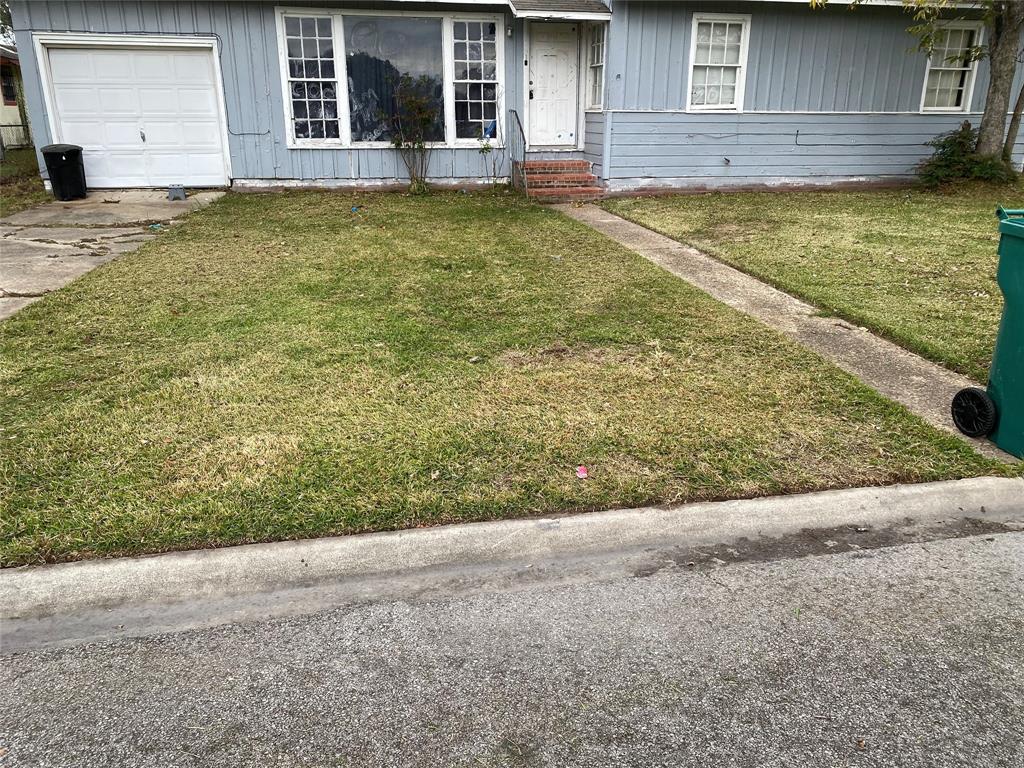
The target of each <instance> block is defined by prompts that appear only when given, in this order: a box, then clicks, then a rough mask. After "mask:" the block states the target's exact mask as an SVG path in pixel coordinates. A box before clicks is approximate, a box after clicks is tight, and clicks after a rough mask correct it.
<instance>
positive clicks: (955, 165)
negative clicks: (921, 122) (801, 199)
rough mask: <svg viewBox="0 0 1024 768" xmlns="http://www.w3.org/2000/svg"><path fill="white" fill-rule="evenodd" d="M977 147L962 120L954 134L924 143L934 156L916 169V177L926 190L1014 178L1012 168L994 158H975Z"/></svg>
mask: <svg viewBox="0 0 1024 768" xmlns="http://www.w3.org/2000/svg"><path fill="white" fill-rule="evenodd" d="M977 145H978V131H977V129H976V128H974V127H973V126H972V125H971V124H970V122H969V121H967V120H965V121H964V122H963V124H962V125H961V126H960V127H959V128H957V129H956V130H954V131H950V132H949V133H944V134H942V135H941V136H938V137H936V138H934V139H932V140H931V141H929V142H928V146H930V147H934V149H935V152H934V153H933V154H932V156H931V157H930V158H928V159H927V160H925V161H923V162H922V163H921V164H920V165H919V166H918V168H917V173H918V176H919V177H920V178H921V181H922V182H923V183H924V185H925V186H926V187H938V186H941V185H943V184H949V183H951V182H954V181H966V180H969V179H976V180H981V181H994V182H1008V181H1013V180H1014V179H1015V178H1016V177H1017V174H1016V173H1015V172H1014V170H1013V168H1011V167H1010V166H1009V165H1008V164H1007V163H1005V162H1003V161H1002V160H1000V159H999V158H998V157H983V156H981V155H978V154H977V153H976V152H975V147H976V146H977Z"/></svg>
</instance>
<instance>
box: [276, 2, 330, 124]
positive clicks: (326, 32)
mask: <svg viewBox="0 0 1024 768" xmlns="http://www.w3.org/2000/svg"><path fill="white" fill-rule="evenodd" d="M284 33H285V49H286V50H285V52H286V54H287V57H288V65H287V66H288V90H289V94H290V101H291V116H292V131H293V132H294V136H295V138H297V139H337V138H339V136H340V135H341V134H340V126H339V123H338V79H337V72H336V66H335V60H334V26H333V19H332V18H331V17H330V16H286V17H285V19H284Z"/></svg>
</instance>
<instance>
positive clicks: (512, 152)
mask: <svg viewBox="0 0 1024 768" xmlns="http://www.w3.org/2000/svg"><path fill="white" fill-rule="evenodd" d="M508 116H509V121H508V122H509V125H510V126H511V127H510V129H509V132H508V133H509V137H508V153H509V163H510V165H511V169H510V171H511V178H512V187H513V188H514V189H521V190H523V192H525V191H526V132H525V131H524V130H523V121H522V120H520V119H519V113H518V112H516V110H514V109H510V110H509V111H508Z"/></svg>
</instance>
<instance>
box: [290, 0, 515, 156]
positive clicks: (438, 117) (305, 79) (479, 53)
mask: <svg viewBox="0 0 1024 768" xmlns="http://www.w3.org/2000/svg"><path fill="white" fill-rule="evenodd" d="M278 32H279V37H280V41H281V48H282V50H281V57H282V62H281V64H282V74H283V77H284V80H285V93H286V104H285V114H286V117H287V123H288V125H287V130H288V145H289V146H291V147H307V146H310V147H319V146H326V147H330V146H359V145H364V146H374V145H376V146H383V145H385V144H390V143H391V142H392V140H393V139H394V135H395V132H396V127H397V125H398V124H399V123H400V122H401V121H402V120H405V119H409V116H410V115H412V116H414V117H415V119H416V120H417V123H418V124H426V130H425V131H424V133H425V137H426V140H427V141H430V142H438V143H442V142H443V143H446V144H449V145H459V144H462V143H464V144H467V145H469V144H475V143H476V142H477V140H479V139H484V138H490V139H499V140H500V138H501V135H502V132H501V125H500V123H501V116H502V115H501V101H502V82H503V74H504V73H503V68H504V64H503V46H504V28H503V27H502V22H501V19H500V18H496V17H489V18H467V17H461V16H456V15H449V14H441V13H423V14H418V13H403V14H388V13H387V12H386V11H374V12H361V11H351V10H341V9H339V10H337V11H332V12H330V13H324V12H321V13H315V12H306V13H303V12H302V11H300V10H296V11H290V10H289V11H285V10H279V11H278Z"/></svg>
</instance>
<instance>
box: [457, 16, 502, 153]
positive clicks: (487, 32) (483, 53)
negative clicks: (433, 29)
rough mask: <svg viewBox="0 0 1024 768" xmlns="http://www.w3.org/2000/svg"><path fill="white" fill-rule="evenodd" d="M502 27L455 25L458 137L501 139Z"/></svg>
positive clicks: (478, 23) (468, 22) (485, 23)
mask: <svg viewBox="0 0 1024 768" xmlns="http://www.w3.org/2000/svg"><path fill="white" fill-rule="evenodd" d="M497 34H498V25H497V24H495V23H494V22H486V21H458V20H456V21H454V22H453V26H452V38H453V46H452V50H453V52H454V60H455V72H454V76H453V81H454V85H455V88H454V92H455V137H456V138H459V139H495V138H497V137H498V42H499V41H498V39H497Z"/></svg>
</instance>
